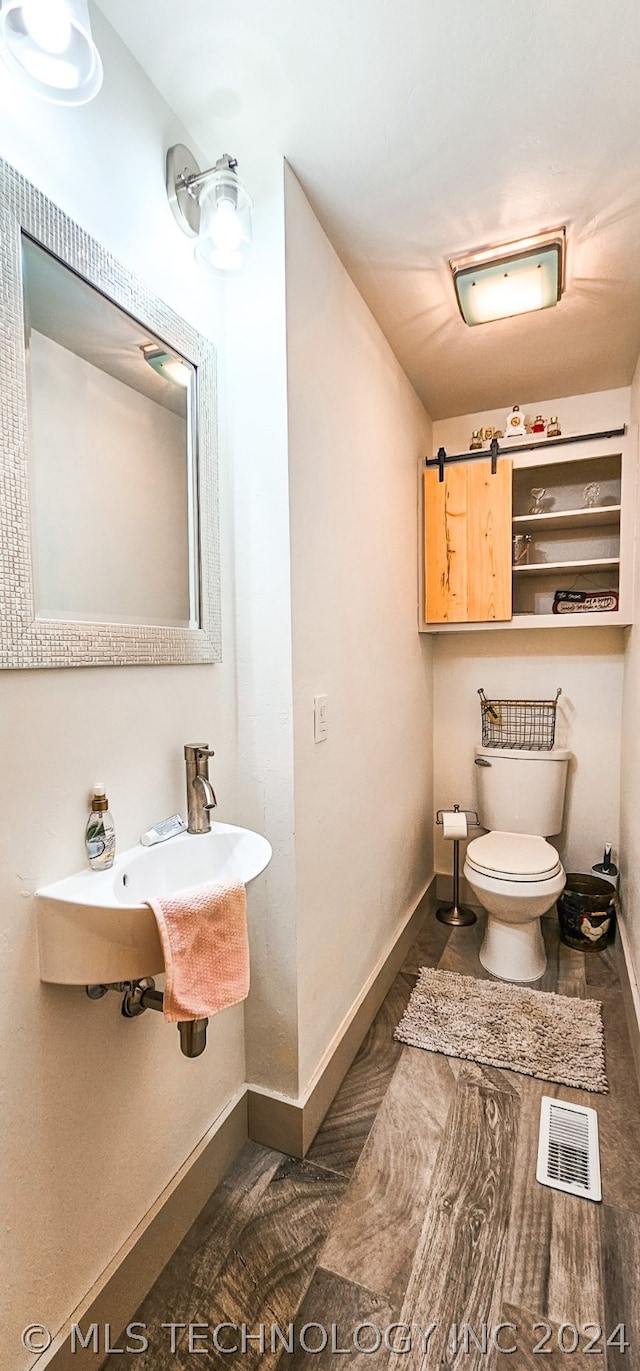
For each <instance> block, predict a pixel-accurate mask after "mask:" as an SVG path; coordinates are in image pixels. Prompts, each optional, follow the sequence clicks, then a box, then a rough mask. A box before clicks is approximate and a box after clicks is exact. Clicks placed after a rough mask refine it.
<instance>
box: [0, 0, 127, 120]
mask: <svg viewBox="0 0 640 1371" xmlns="http://www.w3.org/2000/svg"><path fill="white" fill-rule="evenodd" d="M0 51H1V52H2V56H3V58H4V61H5V63H6V65H7V67H8V68H9V70H10V71H11V72H13V75H14V76H16V77H17V78H18V79H19V80H20V82H21V84H22V85H23V86H26V87H27V89H28V90H30V91H31V93H32V94H33V95H37V96H39V97H40V99H42V100H49V101H51V102H52V103H53V104H57V105H85V104H87V103H88V101H89V100H92V99H93V97H94V96H95V95H97V94H98V91H99V90H100V87H101V85H102V74H103V73H102V62H101V60H100V54H99V52H98V49H97V48H96V45H95V43H94V41H93V38H92V35H91V22H90V19H89V9H88V5H87V0H1V3H0Z"/></svg>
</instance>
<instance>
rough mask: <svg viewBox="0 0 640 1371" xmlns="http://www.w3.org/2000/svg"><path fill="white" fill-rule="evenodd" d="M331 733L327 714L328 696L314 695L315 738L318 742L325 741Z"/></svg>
mask: <svg viewBox="0 0 640 1371" xmlns="http://www.w3.org/2000/svg"><path fill="white" fill-rule="evenodd" d="M328 733H329V718H328V714H327V696H326V695H314V697H313V739H314V742H316V743H323V742H324V740H325V738H326V737H327V735H328Z"/></svg>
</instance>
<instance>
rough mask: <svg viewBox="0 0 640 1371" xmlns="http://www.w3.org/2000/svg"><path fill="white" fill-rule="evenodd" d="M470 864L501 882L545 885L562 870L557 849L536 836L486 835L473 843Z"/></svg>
mask: <svg viewBox="0 0 640 1371" xmlns="http://www.w3.org/2000/svg"><path fill="white" fill-rule="evenodd" d="M466 860H467V861H468V862H469V865H470V866H471V867H473V868H474V869H475V870H476V871H480V872H482V873H483V874H484V875H486V876H495V877H496V878H497V879H498V880H500V879H503V880H518V879H520V880H523V879H524V880H534V881H545V880H548V879H549V877H550V876H556V875H557V874H558V872H559V871H561V870H562V864H561V862H560V858H559V856H558V854H557V852H556V849H555V847H552V846H551V843H548V842H547V840H546V838H539V837H538V836H537V835H536V834H535V833H499V832H495V833H485V834H484V836H483V837H482V838H474V839H473V841H472V842H470V843H469V846H468V848H467V855H466Z"/></svg>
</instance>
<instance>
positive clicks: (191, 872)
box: [36, 823, 271, 985]
mask: <svg viewBox="0 0 640 1371" xmlns="http://www.w3.org/2000/svg"><path fill="white" fill-rule="evenodd" d="M270 860H271V845H270V843H268V842H267V839H266V838H263V837H262V835H261V834H260V833H252V832H251V830H250V829H248V828H236V827H234V825H233V824H218V823H212V825H211V832H210V833H202V834H200V833H199V834H197V835H192V834H190V833H181V834H179V836H178V837H176V838H170V839H169V841H168V842H166V843H159V844H158V845H157V846H156V847H140V846H138V847H132V848H130V849H129V851H128V852H123V853H122V854H121V856H119V857H116V860H115V862H114V864H113V866H112V867H111V868H110V870H109V871H90V870H86V871H79V872H77V874H76V875H75V876H67V877H66V878H65V880H62V881H56V882H55V884H54V885H47V886H43V887H42V888H41V889H40V890H37V891H36V896H37V902H38V943H39V948H40V979H41V980H43V981H53V982H54V983H55V984H57V985H97V984H105V985H106V984H109V983H112V982H114V981H132V980H138V979H140V978H142V977H144V976H154V975H158V974H159V973H160V972H161V971H163V970H164V960H163V956H162V950H161V947H160V939H159V937H158V930H157V927H156V921H155V918H154V916H153V914H152V912H151V910H150V909H149V908H148V907H147V905H145V904H143V900H146V899H150V898H152V897H153V896H157V895H173V894H176V893H177V892H178V891H179V890H184V889H188V888H189V887H190V886H195V885H205V884H206V883H207V882H208V881H232V880H238V881H244V883H245V885H247V884H248V882H249V881H252V880H254V879H255V877H256V876H259V875H260V872H261V871H264V869H265V867H266V866H268V864H269V862H270Z"/></svg>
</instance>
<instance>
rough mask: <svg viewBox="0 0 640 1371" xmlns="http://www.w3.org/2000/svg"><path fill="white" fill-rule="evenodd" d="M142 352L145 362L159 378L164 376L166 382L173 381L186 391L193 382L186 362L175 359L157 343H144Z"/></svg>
mask: <svg viewBox="0 0 640 1371" xmlns="http://www.w3.org/2000/svg"><path fill="white" fill-rule="evenodd" d="M141 352H142V355H143V357H144V360H145V362H148V363H149V366H150V367H152V368H153V370H154V371H156V372H157V373H158V376H163V377H164V379H165V381H172V382H173V384H174V386H183V387H184V389H185V390H186V389H187V386H188V385H189V384H190V382H191V376H192V371H191V367H188V366H187V365H186V362H183V361H181V359H180V358H179V357H175V356H174V354H173V353H172V352H167V351H166V350H165V349H164V348H161V347H159V345H158V344H157V343H143V345H142V348H141Z"/></svg>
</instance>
